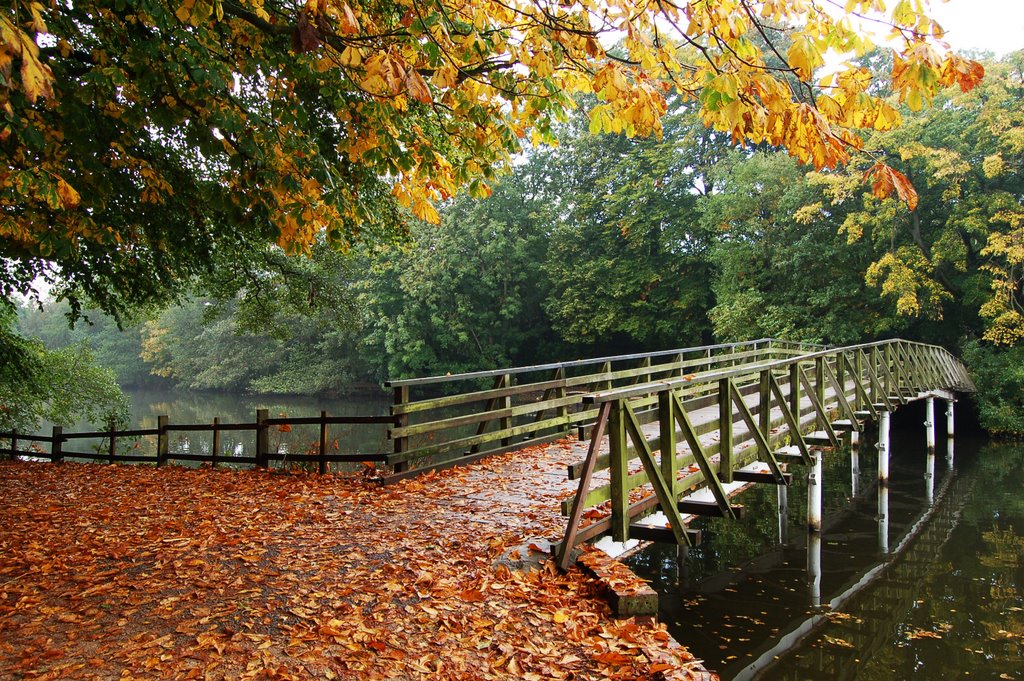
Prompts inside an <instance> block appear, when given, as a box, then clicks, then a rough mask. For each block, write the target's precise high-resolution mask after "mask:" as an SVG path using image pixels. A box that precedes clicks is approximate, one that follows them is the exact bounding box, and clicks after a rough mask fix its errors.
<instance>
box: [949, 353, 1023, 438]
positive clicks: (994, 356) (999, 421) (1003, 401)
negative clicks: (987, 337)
mask: <svg viewBox="0 0 1024 681" xmlns="http://www.w3.org/2000/svg"><path fill="white" fill-rule="evenodd" d="M964 360H965V361H966V362H967V366H968V369H969V370H970V373H971V377H972V378H973V379H974V382H975V383H976V384H977V386H978V395H977V401H978V417H979V419H980V421H981V426H982V427H983V428H984V429H985V430H987V431H989V432H991V433H994V434H999V435H1012V436H1016V437H1020V436H1024V346H1016V347H1011V348H998V347H993V346H991V345H983V344H982V343H980V342H978V341H971V342H970V343H968V344H967V346H966V347H965V348H964Z"/></svg>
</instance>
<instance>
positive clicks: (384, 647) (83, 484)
mask: <svg viewBox="0 0 1024 681" xmlns="http://www.w3.org/2000/svg"><path fill="white" fill-rule="evenodd" d="M569 449H570V446H569V445H566V444H565V443H562V444H561V445H556V446H555V447H547V448H545V447H538V448H533V449H532V450H530V451H527V452H517V453H515V454H510V455H504V456H501V457H495V458H492V459H490V460H488V461H485V462H482V463H481V464H476V465H473V466H468V467H465V468H460V469H456V470H452V471H446V472H444V473H439V474H432V475H429V476H426V477H421V478H418V479H414V480H409V481H405V482H402V483H399V484H396V485H394V486H389V487H383V488H382V487H379V486H377V485H376V484H373V483H371V482H369V481H366V480H363V479H360V478H358V477H343V476H339V475H327V476H316V475H309V474H304V473H290V474H277V473H266V472H252V471H228V470H208V469H181V468H164V469H154V468H148V467H138V466H107V465H93V464H65V465H52V464H39V463H25V462H9V463H8V462H5V463H2V464H0V517H2V518H3V519H4V520H3V522H2V523H0V552H2V555H3V562H2V564H0V669H3V670H6V671H5V674H7V675H10V677H12V678H25V679H30V678H31V679H108V678H150V679H156V678H197V679H236V678H237V679H249V678H252V679H259V678H264V679H304V678H326V679H356V678H358V679H417V678H430V679H504V678H514V679H520V678H521V679H607V678H618V679H649V678H658V677H659V676H660V675H663V674H670V675H672V678H688V677H689V676H690V673H691V671H692V673H693V674H694V675H697V673H698V671H699V665H698V664H697V663H696V662H695V661H693V660H692V657H691V656H690V655H689V654H688V653H686V652H685V650H682V649H679V648H678V647H677V646H676V645H675V643H674V641H672V640H671V639H670V637H669V636H668V634H667V633H666V632H665V630H664V628H663V627H662V626H660V625H655V624H650V623H645V622H639V621H635V620H616V619H613V618H612V617H611V616H610V614H609V611H608V607H607V605H606V604H605V602H604V600H603V598H602V596H601V594H600V593H599V587H598V585H597V584H596V582H594V581H593V580H591V579H589V578H588V577H586V576H585V575H583V574H582V573H580V572H578V571H576V570H573V571H571V572H570V573H568V574H560V573H558V572H557V571H556V570H554V569H553V568H552V567H551V566H550V563H549V565H548V567H547V569H543V570H540V571H534V572H532V573H519V572H513V571H511V570H509V569H508V568H506V567H504V566H498V567H495V559H496V558H497V557H498V556H499V555H500V554H501V553H502V551H505V550H506V549H508V548H509V547H512V546H516V545H518V544H521V543H523V542H525V541H528V540H529V539H530V538H532V537H545V536H547V537H553V536H557V535H558V534H559V533H560V532H561V531H562V530H564V524H563V523H564V520H563V519H562V517H561V516H559V515H558V512H557V506H558V504H557V500H558V498H559V496H560V495H564V490H562V488H561V487H559V486H558V485H551V486H550V488H545V487H544V486H543V485H538V477H537V473H538V470H540V471H548V472H549V471H551V470H554V469H555V468H558V467H561V470H562V471H564V470H565V469H564V464H565V463H566V461H567V460H568V457H569V456H570V453H569ZM532 467H537V468H536V469H533V470H532V472H529V470H530V469H531V468H532ZM541 474H542V475H543V473H541ZM563 475H564V473H563ZM544 477H545V478H546V477H548V476H546V475H544ZM563 480H564V478H563ZM563 487H564V485H563ZM488 492H489V493H492V494H494V495H498V496H501V497H503V498H504V499H505V501H506V502H508V501H512V500H514V501H515V504H516V505H514V506H510V505H508V503H500V502H492V501H488V500H487V498H486V496H482V495H481V493H488Z"/></svg>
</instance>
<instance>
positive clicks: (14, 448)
mask: <svg viewBox="0 0 1024 681" xmlns="http://www.w3.org/2000/svg"><path fill="white" fill-rule="evenodd" d="M17 458H18V431H17V429H13V430H11V461H14V460H15V459H17Z"/></svg>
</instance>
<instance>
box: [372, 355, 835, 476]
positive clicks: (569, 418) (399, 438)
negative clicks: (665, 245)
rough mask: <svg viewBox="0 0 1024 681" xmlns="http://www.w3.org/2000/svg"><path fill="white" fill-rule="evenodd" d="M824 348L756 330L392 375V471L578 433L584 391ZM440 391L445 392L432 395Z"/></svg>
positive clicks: (587, 422)
mask: <svg viewBox="0 0 1024 681" xmlns="http://www.w3.org/2000/svg"><path fill="white" fill-rule="evenodd" d="M823 347H824V346H822V345H815V344H808V343H796V342H790V341H781V340H775V339H768V338H763V339H758V340H754V341H747V342H743V343H726V344H719V345H705V346H699V347H691V348H678V349H675V350H663V351H659V352H651V353H637V354H628V355H615V356H608V357H598V358H594V359H586V360H575V361H570V362H558V363H550V364H541V365H536V366H526V367H515V368H509V369H500V370H493V371H478V372H472V373H463V374H455V375H446V376H432V377H426V378H414V379H407V380H400V381H389V382H388V383H386V384H385V385H386V386H387V387H389V388H391V389H392V390H393V392H394V401H393V403H392V407H391V414H392V416H394V417H395V424H396V425H395V427H394V428H392V429H391V431H390V432H389V437H391V439H392V440H393V441H394V444H393V451H392V453H391V454H390V455H389V456H388V459H387V462H388V463H389V464H390V465H392V466H393V467H394V470H395V475H394V476H392V477H391V479H397V478H400V477H405V476H408V475H415V474H417V473H420V472H423V471H424V470H428V469H438V468H444V467H448V466H453V465H458V464H461V463H468V462H471V461H475V460H477V459H479V458H482V457H486V456H491V455H494V454H499V453H503V452H507V451H511V450H514V449H520V448H523V447H527V446H530V445H535V444H541V443H545V442H550V441H552V440H555V439H558V438H561V437H564V436H565V435H567V434H568V433H571V432H573V431H574V430H579V431H580V435H581V436H585V435H586V429H587V428H588V427H589V426H592V424H593V423H594V422H595V420H596V419H597V416H598V409H597V408H596V407H594V406H590V405H588V404H585V403H584V402H583V400H582V396H583V395H586V394H590V393H593V392H597V391H602V390H610V389H614V388H626V387H630V386H637V385H640V386H643V385H650V384H651V383H652V382H656V381H665V380H672V379H680V380H685V379H686V377H687V376H690V375H694V374H697V373H701V372H704V373H706V372H709V371H716V370H725V369H727V368H731V367H735V366H738V365H743V364H748V363H750V362H754V361H767V360H769V359H782V358H786V357H792V356H796V355H802V354H806V353H808V352H813V351H815V350H820V349H822V348H823ZM642 389H643V388H641V390H642ZM414 390H415V391H417V394H413V391H414ZM439 392H441V393H447V394H444V395H442V396H438V393H439ZM691 392H694V391H691ZM653 404H654V401H653V399H652V401H651V402H650V403H649V404H648V405H647V406H648V407H650V410H649V411H648V413H645V414H643V415H642V416H641V418H642V419H644V420H650V419H652V418H653V417H654V413H655V411H656V409H655V408H654V407H653Z"/></svg>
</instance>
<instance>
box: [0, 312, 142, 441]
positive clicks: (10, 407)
mask: <svg viewBox="0 0 1024 681" xmlns="http://www.w3.org/2000/svg"><path fill="white" fill-rule="evenodd" d="M13 324H14V314H13V310H11V309H10V307H8V306H0V352H2V354H3V357H4V359H3V362H2V363H0V430H10V429H13V428H16V429H18V430H23V431H26V430H35V429H37V428H39V426H40V423H41V422H42V421H44V420H45V421H50V422H52V423H54V424H57V425H64V426H69V425H72V424H74V423H75V422H77V421H80V420H85V421H88V422H89V423H91V424H93V425H94V426H97V427H105V426H108V425H111V424H113V425H115V426H119V427H120V426H124V425H125V424H126V423H127V420H128V399H127V398H126V397H125V395H124V393H122V392H121V389H120V388H119V387H118V385H117V382H116V381H115V379H114V372H113V371H112V370H111V369H107V368H104V367H100V366H97V364H96V362H95V360H94V357H93V354H92V352H91V351H90V350H89V347H88V346H87V345H86V344H85V343H78V344H75V345H71V346H68V347H65V348H61V349H58V350H46V349H45V348H44V347H43V345H42V344H41V343H40V342H38V341H33V340H28V339H25V338H23V337H20V336H18V335H16V334H14V333H13V331H12V327H13Z"/></svg>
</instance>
